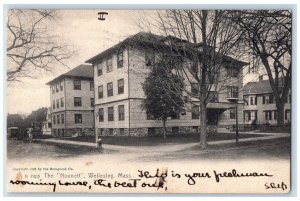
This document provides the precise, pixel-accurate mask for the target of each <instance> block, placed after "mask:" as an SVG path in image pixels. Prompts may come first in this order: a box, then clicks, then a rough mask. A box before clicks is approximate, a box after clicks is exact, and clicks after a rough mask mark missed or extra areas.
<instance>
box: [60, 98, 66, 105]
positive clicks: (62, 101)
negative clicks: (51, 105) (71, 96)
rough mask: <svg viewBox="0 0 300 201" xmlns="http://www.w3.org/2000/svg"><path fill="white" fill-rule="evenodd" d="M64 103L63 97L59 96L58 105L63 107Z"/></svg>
mask: <svg viewBox="0 0 300 201" xmlns="http://www.w3.org/2000/svg"><path fill="white" fill-rule="evenodd" d="M64 106H65V103H64V98H60V107H64Z"/></svg>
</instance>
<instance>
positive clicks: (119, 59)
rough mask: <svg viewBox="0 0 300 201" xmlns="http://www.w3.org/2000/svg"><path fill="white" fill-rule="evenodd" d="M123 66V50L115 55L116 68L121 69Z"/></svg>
mask: <svg viewBox="0 0 300 201" xmlns="http://www.w3.org/2000/svg"><path fill="white" fill-rule="evenodd" d="M123 65H124V57H123V50H120V51H119V52H118V54H117V66H118V68H122V67H123Z"/></svg>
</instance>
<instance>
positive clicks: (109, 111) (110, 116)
mask: <svg viewBox="0 0 300 201" xmlns="http://www.w3.org/2000/svg"><path fill="white" fill-rule="evenodd" d="M107 114H108V121H113V120H114V107H108V108H107Z"/></svg>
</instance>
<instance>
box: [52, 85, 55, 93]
mask: <svg viewBox="0 0 300 201" xmlns="http://www.w3.org/2000/svg"><path fill="white" fill-rule="evenodd" d="M52 93H53V94H54V93H55V86H54V85H52Z"/></svg>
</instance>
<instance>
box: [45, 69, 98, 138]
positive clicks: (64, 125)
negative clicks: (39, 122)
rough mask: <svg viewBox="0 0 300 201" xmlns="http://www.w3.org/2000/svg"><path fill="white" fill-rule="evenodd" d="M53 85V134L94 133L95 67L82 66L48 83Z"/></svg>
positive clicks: (51, 98) (51, 96) (51, 86)
mask: <svg viewBox="0 0 300 201" xmlns="http://www.w3.org/2000/svg"><path fill="white" fill-rule="evenodd" d="M47 84H48V85H49V86H50V101H51V123H52V131H51V134H52V135H53V136H55V137H65V136H75V135H93V134H94V81H93V67H92V66H91V65H79V66H77V67H76V68H74V69H72V70H70V71H69V72H67V73H64V74H62V75H60V76H58V77H57V78H55V79H53V80H51V81H50V82H48V83H47Z"/></svg>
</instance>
